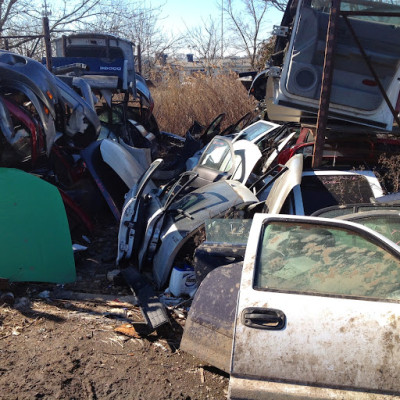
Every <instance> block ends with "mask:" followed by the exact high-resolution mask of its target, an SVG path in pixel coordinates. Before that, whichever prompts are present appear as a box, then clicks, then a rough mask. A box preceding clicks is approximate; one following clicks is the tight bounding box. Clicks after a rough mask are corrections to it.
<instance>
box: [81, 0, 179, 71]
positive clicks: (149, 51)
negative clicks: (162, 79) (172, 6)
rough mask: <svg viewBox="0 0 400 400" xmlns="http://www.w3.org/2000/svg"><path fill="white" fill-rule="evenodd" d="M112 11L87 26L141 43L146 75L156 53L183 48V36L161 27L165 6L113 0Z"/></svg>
mask: <svg viewBox="0 0 400 400" xmlns="http://www.w3.org/2000/svg"><path fill="white" fill-rule="evenodd" d="M108 10H109V11H108V12H107V13H104V14H102V15H101V16H99V17H97V18H96V19H94V20H93V21H91V23H89V24H87V29H88V30H92V31H101V32H107V33H111V34H114V35H117V36H121V37H124V38H125V39H128V40H131V41H132V42H133V43H135V44H136V45H137V46H140V49H141V53H142V60H143V61H144V67H145V68H144V74H146V73H147V72H148V71H149V70H150V69H151V68H152V67H153V65H154V62H155V56H156V54H159V53H166V52H175V51H176V49H177V48H179V46H180V43H181V41H182V36H174V35H172V34H169V33H168V32H165V30H164V29H163V28H162V27H161V26H160V25H161V23H162V20H161V12H162V5H159V6H156V7H152V6H148V5H147V3H146V2H144V1H142V0H136V1H135V2H128V1H118V2H116V1H115V2H114V1H111V4H110V6H109V8H108Z"/></svg>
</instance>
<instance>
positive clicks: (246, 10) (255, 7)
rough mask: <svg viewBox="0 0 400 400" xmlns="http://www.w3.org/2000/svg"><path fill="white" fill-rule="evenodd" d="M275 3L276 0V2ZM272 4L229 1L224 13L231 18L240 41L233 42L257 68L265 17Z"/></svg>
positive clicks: (232, 26)
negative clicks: (258, 50) (258, 49)
mask: <svg viewBox="0 0 400 400" xmlns="http://www.w3.org/2000/svg"><path fill="white" fill-rule="evenodd" d="M274 1H275V0H274ZM270 5H271V2H270V1H269V0H268V1H266V0H239V1H235V0H227V2H226V3H225V7H224V11H225V12H226V13H227V15H228V16H229V20H230V25H231V29H232V31H233V33H234V35H235V36H236V37H237V38H238V39H239V40H233V41H231V45H233V46H236V47H237V49H238V50H239V51H243V52H245V53H246V55H247V57H248V58H249V59H250V64H251V66H252V67H253V68H255V64H256V57H257V48H258V45H259V43H260V33H265V32H262V28H263V22H264V17H265V15H266V12H267V9H268V7H269V6H270Z"/></svg>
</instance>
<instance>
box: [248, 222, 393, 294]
mask: <svg viewBox="0 0 400 400" xmlns="http://www.w3.org/2000/svg"><path fill="white" fill-rule="evenodd" d="M260 243H261V246H260V248H259V251H258V254H257V260H256V271H255V277H254V288H255V289H274V290H279V291H293V292H301V293H310V294H312V293H322V294H330V295H348V296H357V297H359V296H367V297H372V298H382V299H396V300H400V262H399V259H398V258H397V257H396V256H395V255H393V254H392V253H390V252H388V251H387V250H386V249H384V248H382V247H379V246H378V245H377V244H375V243H374V242H372V241H371V240H369V239H366V238H365V237H363V236H362V235H361V234H359V233H357V232H355V231H350V230H347V229H343V228H339V227H334V226H330V225H329V226H328V225H319V224H304V223H297V222H296V223H292V222H279V223H278V222H274V223H270V224H269V225H268V226H266V227H265V229H264V230H263V234H262V238H261V242H260Z"/></svg>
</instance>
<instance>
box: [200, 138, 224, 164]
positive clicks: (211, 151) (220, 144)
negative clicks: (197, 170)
mask: <svg viewBox="0 0 400 400" xmlns="http://www.w3.org/2000/svg"><path fill="white" fill-rule="evenodd" d="M199 165H202V166H205V167H207V168H211V169H214V170H217V171H221V172H228V171H229V170H230V169H231V168H232V153H231V148H230V146H229V144H228V143H227V142H226V141H224V140H221V139H217V138H216V139H214V140H213V142H212V143H211V144H210V146H209V147H208V148H207V150H206V151H205V152H204V154H203V155H202V156H201V159H200V161H199Z"/></svg>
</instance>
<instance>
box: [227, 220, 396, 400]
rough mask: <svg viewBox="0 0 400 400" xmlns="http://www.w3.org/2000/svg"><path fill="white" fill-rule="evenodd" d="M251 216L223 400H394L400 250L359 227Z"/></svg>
mask: <svg viewBox="0 0 400 400" xmlns="http://www.w3.org/2000/svg"><path fill="white" fill-rule="evenodd" d="M344 222H345V221H337V220H332V219H324V218H315V217H299V216H288V215H286V216H285V215H279V216H278V215H266V214H257V215H256V216H255V217H254V220H253V224H252V228H251V231H250V236H249V241H248V245H247V250H246V256H245V260H244V267H243V272H242V278H241V284H240V285H241V286H240V292H239V299H238V307H237V315H236V322H235V331H234V343H233V348H232V360H231V379H230V386H229V394H230V398H231V399H244V398H246V399H259V398H269V399H274V400H275V399H306V398H307V399H309V398H312V399H389V398H390V399H392V398H399V397H398V396H400V247H399V246H397V245H396V244H394V243H393V242H391V241H390V240H388V239H386V238H384V237H383V236H381V235H380V234H378V233H376V232H374V231H372V230H370V229H368V228H365V227H363V226H361V225H359V224H355V223H349V222H346V223H344Z"/></svg>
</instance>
